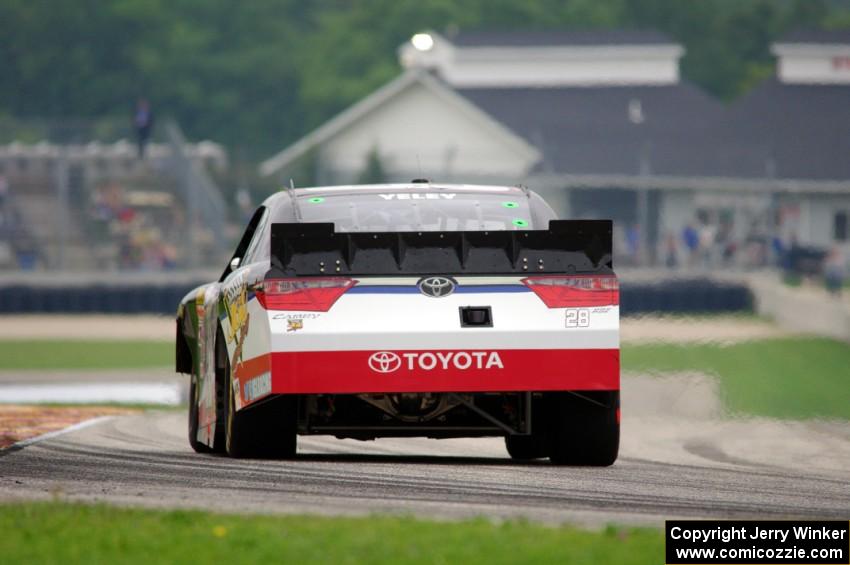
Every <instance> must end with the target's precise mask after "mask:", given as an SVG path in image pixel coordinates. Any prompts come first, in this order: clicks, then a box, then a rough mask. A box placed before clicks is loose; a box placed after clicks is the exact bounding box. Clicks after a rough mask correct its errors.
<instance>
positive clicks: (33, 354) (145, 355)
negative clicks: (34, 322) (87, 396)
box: [0, 339, 174, 371]
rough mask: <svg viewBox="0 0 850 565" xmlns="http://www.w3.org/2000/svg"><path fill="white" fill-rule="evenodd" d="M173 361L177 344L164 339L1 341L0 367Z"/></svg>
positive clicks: (113, 366)
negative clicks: (163, 340)
mask: <svg viewBox="0 0 850 565" xmlns="http://www.w3.org/2000/svg"><path fill="white" fill-rule="evenodd" d="M173 364H174V345H173V344H172V343H169V342H161V341H112V340H101V341H88V340H87V341H67V340H52V339H46V340H0V370H9V369H58V370H68V371H73V370H82V369H141V368H157V367H169V366H173Z"/></svg>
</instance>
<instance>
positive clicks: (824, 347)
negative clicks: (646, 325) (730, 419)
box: [621, 337, 850, 419]
mask: <svg viewBox="0 0 850 565" xmlns="http://www.w3.org/2000/svg"><path fill="white" fill-rule="evenodd" d="M621 359H622V368H623V370H624V371H636V372H642V373H653V372H658V373H664V372H682V371H701V372H704V373H709V374H712V375H716V376H717V377H718V378H719V380H720V386H721V393H722V395H723V401H724V403H725V405H726V408H727V409H729V410H730V411H731V412H732V413H733V414H734V413H743V414H750V415H756V416H768V417H774V418H789V419H809V418H840V419H850V346H849V345H847V344H846V343H842V342H839V341H835V340H831V339H826V338H802V337H794V338H779V339H768V340H760V341H749V342H742V343H738V344H735V345H730V346H721V345H718V344H688V345H672V344H648V345H628V344H627V345H623V347H622V350H621Z"/></svg>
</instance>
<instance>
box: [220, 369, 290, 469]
mask: <svg viewBox="0 0 850 565" xmlns="http://www.w3.org/2000/svg"><path fill="white" fill-rule="evenodd" d="M225 376H226V379H225V383H227V399H228V401H227V414H226V417H225V429H226V435H225V450H226V452H227V454H228V455H229V456H230V457H236V458H245V457H252V458H262V459H290V458H292V457H295V452H296V450H297V442H298V436H297V423H298V397H296V396H293V395H280V396H276V397H273V398H270V399H268V400H265V401H262V402H261V404H259V405H257V406H253V407H248V408H246V409H243V410H240V411H238V412H237V411H236V400H235V398H234V394H233V381H232V379H231V378H230V369H229V368H227V369H226V375H225Z"/></svg>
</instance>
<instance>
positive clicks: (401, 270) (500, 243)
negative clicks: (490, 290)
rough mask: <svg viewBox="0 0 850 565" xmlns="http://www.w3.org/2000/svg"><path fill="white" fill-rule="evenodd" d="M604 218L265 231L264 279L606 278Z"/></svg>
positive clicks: (607, 223)
mask: <svg viewBox="0 0 850 565" xmlns="http://www.w3.org/2000/svg"><path fill="white" fill-rule="evenodd" d="M612 269H613V258H612V222H611V220H552V221H550V222H549V228H548V229H545V230H516V231H438V232H433V231H429V232H426V231H423V232H346V233H339V232H336V231H334V224H333V223H277V224H272V227H271V270H270V271H269V273H268V274H267V275H266V278H278V277H297V276H328V275H376V276H392V275H429V274H435V273H436V274H443V275H486V274H503V275H505V274H512V273H516V274H544V273H545V274H553V273H554V274H582V273H588V274H590V273H595V274H604V273H612V272H613V271H612Z"/></svg>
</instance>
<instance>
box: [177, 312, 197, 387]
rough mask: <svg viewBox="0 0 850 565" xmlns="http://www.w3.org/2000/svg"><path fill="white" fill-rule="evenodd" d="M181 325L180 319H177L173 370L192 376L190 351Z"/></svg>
mask: <svg viewBox="0 0 850 565" xmlns="http://www.w3.org/2000/svg"><path fill="white" fill-rule="evenodd" d="M182 325H183V324H182V323H181V319H180V318H177V324H176V326H177V334H176V337H175V339H174V347H175V351H174V370H175V371H177V372H178V373H186V374H192V372H193V364H192V350H191V349H190V348H189V342H187V341H186V336H185V335H183V330H182V328H181V326H182Z"/></svg>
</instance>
